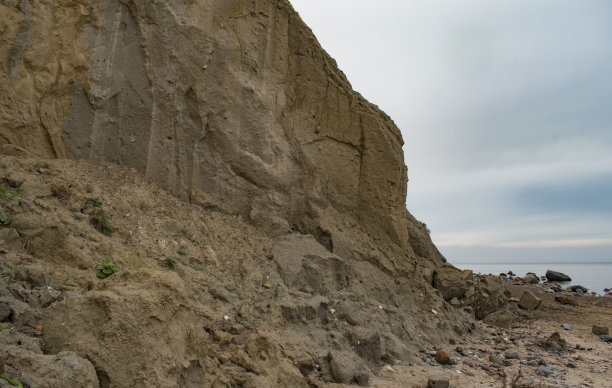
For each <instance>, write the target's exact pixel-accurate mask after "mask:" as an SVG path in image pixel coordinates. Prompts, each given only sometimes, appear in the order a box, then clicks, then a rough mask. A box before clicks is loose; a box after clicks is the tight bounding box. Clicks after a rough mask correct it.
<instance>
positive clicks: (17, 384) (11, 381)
mask: <svg viewBox="0 0 612 388" xmlns="http://www.w3.org/2000/svg"><path fill="white" fill-rule="evenodd" d="M0 378H1V379H3V380H6V382H7V383H9V384H11V385H12V386H14V387H19V388H23V384H21V381H19V380H17V379H11V378H9V377H7V376H6V375H5V374H0Z"/></svg>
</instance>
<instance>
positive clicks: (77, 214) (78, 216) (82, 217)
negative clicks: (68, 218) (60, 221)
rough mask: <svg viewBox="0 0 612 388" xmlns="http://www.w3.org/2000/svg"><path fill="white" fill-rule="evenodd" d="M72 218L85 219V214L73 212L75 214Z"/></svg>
mask: <svg viewBox="0 0 612 388" xmlns="http://www.w3.org/2000/svg"><path fill="white" fill-rule="evenodd" d="M72 218H74V219H75V220H77V221H82V220H84V219H85V216H84V215H82V214H79V213H76V214H73V215H72Z"/></svg>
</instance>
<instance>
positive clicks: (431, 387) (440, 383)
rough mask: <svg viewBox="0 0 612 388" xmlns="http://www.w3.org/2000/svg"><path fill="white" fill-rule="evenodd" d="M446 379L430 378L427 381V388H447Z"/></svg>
mask: <svg viewBox="0 0 612 388" xmlns="http://www.w3.org/2000/svg"><path fill="white" fill-rule="evenodd" d="M448 386H449V381H448V378H446V377H444V376H431V377H430V378H428V379H427V388H448Z"/></svg>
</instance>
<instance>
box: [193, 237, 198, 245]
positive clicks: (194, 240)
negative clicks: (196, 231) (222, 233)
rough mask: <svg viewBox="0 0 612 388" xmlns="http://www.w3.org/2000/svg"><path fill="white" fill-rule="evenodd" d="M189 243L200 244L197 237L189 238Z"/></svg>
mask: <svg viewBox="0 0 612 388" xmlns="http://www.w3.org/2000/svg"><path fill="white" fill-rule="evenodd" d="M191 243H192V244H193V245H200V242H199V241H198V240H197V239H195V238H193V239H191Z"/></svg>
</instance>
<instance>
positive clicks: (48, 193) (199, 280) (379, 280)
mask: <svg viewBox="0 0 612 388" xmlns="http://www.w3.org/2000/svg"><path fill="white" fill-rule="evenodd" d="M41 165H44V170H42V171H43V173H41V172H40V171H41V170H40V168H41V167H40V166H41ZM0 177H1V178H2V179H3V182H6V181H7V180H11V181H15V182H19V185H18V187H17V188H16V190H17V191H18V192H19V199H17V198H15V199H12V200H10V201H8V202H5V203H3V204H2V207H1V212H2V213H3V214H8V215H10V216H11V217H12V219H13V221H12V222H11V223H10V224H9V225H5V226H2V227H1V228H0V245H1V252H2V253H0V255H1V258H2V260H1V261H0V271H1V273H2V277H0V313H2V314H0V319H1V320H2V324H3V327H4V328H6V330H3V331H2V332H1V333H0V347H1V349H2V356H3V358H4V360H5V367H4V370H5V373H7V376H10V377H11V378H17V379H20V380H21V381H22V382H29V384H31V385H35V384H37V383H36V382H38V381H41V379H42V380H44V379H48V381H58V383H57V384H56V383H50V385H48V386H61V385H62V384H61V383H60V382H61V381H66V380H60V377H61V378H65V379H71V380H72V381H74V383H73V384H76V385H78V386H98V385H99V386H101V387H108V386H113V387H115V386H117V387H133V386H181V387H190V386H191V387H200V386H252V387H255V386H258V387H261V386H292V387H299V386H304V387H306V386H309V385H310V386H324V385H325V384H327V383H329V382H343V383H355V384H366V383H367V381H368V376H370V375H371V374H372V373H376V372H377V370H378V368H379V367H380V366H381V365H382V363H384V362H386V363H395V362H401V361H413V362H415V361H418V359H416V358H415V355H416V354H418V351H419V349H421V348H423V347H425V346H429V345H431V344H439V343H447V342H448V340H449V338H454V337H460V336H462V335H468V334H469V332H470V331H471V330H472V325H473V323H472V321H471V319H470V318H469V316H468V315H467V314H465V313H464V312H463V311H462V310H460V309H455V308H454V307H452V306H451V305H450V304H448V303H446V302H445V301H444V299H443V298H442V294H441V293H440V292H439V291H437V290H435V289H434V288H433V287H432V286H431V283H430V282H431V281H432V280H431V279H430V280H426V278H425V277H424V275H423V274H424V273H428V268H429V267H428V263H427V262H426V261H424V263H423V264H420V263H419V262H416V261H414V259H412V258H411V257H410V256H409V255H408V254H407V253H406V252H405V250H402V249H401V248H399V247H397V245H395V244H393V243H391V242H384V241H378V242H375V241H374V240H373V239H372V238H371V237H370V236H369V235H368V234H367V233H366V232H364V231H361V230H359V229H358V228H352V227H351V226H350V225H349V224H346V223H345V222H349V221H350V220H346V219H342V218H337V219H336V222H337V223H338V225H339V228H337V229H336V230H334V231H333V232H332V233H330V239H331V241H332V242H333V243H334V246H337V247H342V250H340V251H339V253H335V252H330V251H329V250H328V249H327V248H326V247H324V246H323V245H321V244H320V243H319V242H318V241H317V239H316V238H315V236H312V235H305V234H302V233H299V232H297V231H288V232H287V233H285V234H283V235H277V234H274V233H272V234H270V233H264V232H262V231H261V230H260V229H258V228H256V227H254V226H253V225H251V224H249V223H248V222H245V221H244V220H243V219H242V217H241V216H239V215H236V214H227V213H224V212H222V211H220V210H218V209H204V208H202V207H201V206H199V205H196V204H189V203H187V202H185V201H182V200H180V199H178V198H176V197H174V196H172V195H170V194H168V193H167V192H165V191H164V190H163V189H161V188H160V187H159V186H157V185H156V184H154V183H152V182H151V181H150V180H148V179H147V178H145V177H143V176H141V175H140V174H138V173H137V172H135V171H133V170H130V169H127V168H123V167H120V166H117V165H114V164H98V163H90V162H85V161H69V160H47V161H42V160H38V159H26V158H19V157H4V158H3V160H2V167H1V169H0ZM92 199H95V203H96V204H97V205H96V206H92V202H93V200H92ZM92 207H93V208H95V209H98V211H99V212H100V213H98V214H102V213H103V214H105V215H106V217H107V219H108V223H109V224H110V225H111V226H112V227H113V229H114V231H115V232H114V233H113V234H112V235H107V234H104V233H102V232H101V231H99V230H98V229H97V228H96V227H95V225H93V224H91V223H90V222H89V219H88V217H90V215H88V214H86V213H90V212H91V211H92ZM340 229H342V231H340ZM169 260H171V261H172V263H173V264H172V266H170V265H168V262H169ZM105 263H106V264H105ZM402 263H410V264H411V265H410V266H406V265H405V266H400V265H402ZM101 266H102V267H104V268H112V269H113V271H111V272H114V273H112V274H111V275H110V276H106V277H104V278H102V277H100V276H98V275H99V271H98V269H100V268H102V267H101ZM116 269H118V271H115V270H116ZM432 309H433V310H435V311H436V313H435V314H433V313H432ZM26 359H27V360H35V361H36V362H23V361H19V360H26ZM70 360H74V361H70ZM9 364H10V365H12V366H11V367H7V365H9ZM67 365H69V366H70V368H72V369H70V368H68V366H67ZM43 366H44V367H43ZM67 368H68V369H67ZM94 372H95V381H93V382H92V373H94ZM62 376H63V377H62ZM52 377H53V378H55V379H57V380H53V379H52Z"/></svg>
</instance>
